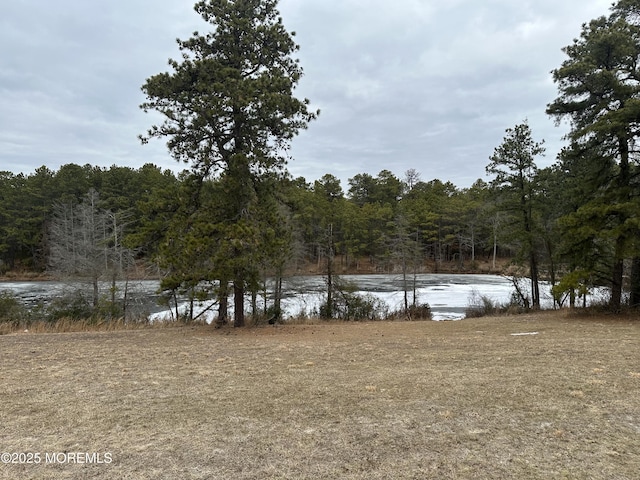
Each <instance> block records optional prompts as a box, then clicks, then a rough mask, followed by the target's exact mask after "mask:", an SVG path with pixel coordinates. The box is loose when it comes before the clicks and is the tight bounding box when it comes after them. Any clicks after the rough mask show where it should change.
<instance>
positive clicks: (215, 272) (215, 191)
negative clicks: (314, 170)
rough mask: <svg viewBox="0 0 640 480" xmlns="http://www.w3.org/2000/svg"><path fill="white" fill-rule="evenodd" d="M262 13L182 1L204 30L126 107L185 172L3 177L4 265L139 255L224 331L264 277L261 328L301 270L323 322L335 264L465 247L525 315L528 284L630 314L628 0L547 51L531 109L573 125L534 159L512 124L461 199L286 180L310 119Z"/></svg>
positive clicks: (533, 292)
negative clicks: (205, 308)
mask: <svg viewBox="0 0 640 480" xmlns="http://www.w3.org/2000/svg"><path fill="white" fill-rule="evenodd" d="M276 7H277V1H276V0H243V1H235V2H231V1H228V0H210V1H200V2H198V3H196V6H195V9H196V12H197V13H198V14H200V15H201V16H202V18H203V19H204V20H205V21H206V22H207V23H208V24H209V26H210V27H211V28H212V31H211V32H209V33H207V34H199V33H198V32H195V33H194V34H193V36H192V37H191V38H190V39H188V40H184V41H183V40H178V46H179V49H180V52H181V59H180V61H175V60H171V61H170V63H169V64H170V67H171V71H170V72H165V73H160V74H158V75H154V76H152V77H150V78H149V79H147V81H146V82H145V83H144V85H143V87H142V90H143V92H144V93H145V95H146V101H145V102H144V103H143V104H142V105H141V108H142V109H143V110H145V111H156V112H159V113H160V114H161V118H162V122H161V123H160V124H158V125H153V126H152V127H151V128H150V129H149V130H148V132H147V133H146V134H144V135H141V137H140V138H141V140H142V142H143V143H146V142H148V141H151V140H152V139H156V138H159V139H165V140H166V141H167V146H168V149H169V152H170V153H171V155H172V156H173V157H174V158H175V159H176V160H177V161H180V162H184V163H186V164H188V165H189V168H188V169H185V170H184V171H183V172H182V173H180V174H178V175H176V174H173V173H172V172H170V171H161V170H160V169H159V168H158V167H156V166H154V165H145V166H143V167H142V168H140V169H138V170H134V169H130V168H123V167H117V166H113V167H111V168H109V169H103V168H97V167H91V166H89V165H85V166H78V165H65V166H63V167H61V168H60V170H59V171H57V172H53V171H50V170H49V169H47V168H46V167H41V168H39V169H38V170H36V172H35V173H34V174H32V175H23V174H19V175H14V174H11V173H9V172H4V173H2V176H1V178H0V181H1V182H2V185H1V188H2V189H1V195H0V196H1V198H0V202H1V205H0V215H1V217H0V228H1V229H2V237H1V240H0V241H1V242H2V244H1V245H0V260H1V261H2V265H3V266H4V268H14V267H15V266H16V265H27V266H29V267H30V268H33V269H36V270H37V269H42V270H44V269H47V268H52V269H54V270H55V271H66V272H67V273H69V274H71V273H73V274H75V275H82V276H87V277H90V278H93V279H94V281H95V278H96V275H97V274H99V275H104V274H105V273H104V272H109V273H108V275H109V276H110V277H111V278H115V277H116V276H118V275H122V274H123V272H125V271H126V270H127V266H128V265H129V263H130V262H133V261H135V262H138V263H140V262H144V263H146V264H148V265H152V266H153V268H154V271H155V272H157V274H158V275H159V276H160V277H161V279H162V289H163V290H164V291H166V292H169V293H172V294H174V295H178V294H180V295H185V294H186V295H188V296H189V297H190V298H192V299H193V300H197V299H202V298H215V299H217V306H218V320H219V322H221V323H223V322H225V321H226V319H227V311H228V309H229V306H228V305H227V301H228V300H227V299H229V298H233V302H234V308H233V311H234V324H235V325H236V326H242V325H243V324H244V310H245V300H246V297H247V295H249V297H250V300H251V302H252V303H254V304H255V301H256V297H257V296H258V295H259V294H260V292H261V291H263V290H264V288H265V287H264V285H265V278H266V277H269V278H274V279H275V285H276V288H275V293H274V295H273V299H272V305H271V306H270V308H271V309H272V312H271V313H272V314H273V315H275V316H276V317H277V316H278V315H279V313H280V306H279V299H280V298H281V294H282V292H281V291H280V290H279V287H278V286H281V284H282V283H281V279H282V277H283V276H284V275H285V274H286V273H287V272H291V271H296V269H298V268H300V266H301V265H305V264H309V263H314V264H316V265H317V266H318V270H319V271H322V272H323V273H324V274H325V275H326V278H327V284H328V288H327V300H326V304H325V305H324V308H323V310H322V312H323V314H324V315H325V316H328V317H332V316H333V314H334V311H333V310H334V303H335V301H336V297H335V296H334V288H333V283H332V281H333V280H332V279H333V278H334V275H335V273H336V272H339V271H340V270H341V269H345V268H350V269H355V270H356V271H357V270H358V268H361V267H362V265H361V263H362V262H365V261H366V262H367V263H368V264H370V265H373V266H374V268H375V269H376V271H380V272H392V271H395V272H401V273H402V274H403V275H404V276H406V275H409V274H411V273H416V272H419V271H424V270H425V269H429V270H430V271H438V270H439V269H441V268H442V266H443V265H444V264H445V263H447V264H451V262H453V263H454V264H456V265H458V266H459V268H460V269H461V270H463V269H464V268H469V267H470V268H473V265H474V263H475V262H477V261H478V259H479V257H480V256H484V257H486V258H488V259H489V260H490V261H491V262H492V263H493V265H494V266H495V262H496V258H498V257H499V256H500V254H502V255H503V256H505V255H506V256H509V257H512V258H513V260H514V268H516V267H519V268H520V274H521V275H522V276H523V277H527V278H529V279H530V288H529V289H527V290H523V291H521V292H520V293H521V300H522V303H523V305H524V306H525V307H529V308H539V307H540V298H541V293H540V286H539V283H540V281H541V280H543V279H544V280H548V281H549V282H550V283H551V284H552V286H553V290H552V291H553V295H554V298H555V300H556V301H557V302H558V303H560V304H563V303H569V304H571V305H575V304H576V302H577V300H578V299H579V298H580V297H582V298H583V299H584V298H586V294H587V293H588V292H589V290H590V289H591V288H592V287H594V286H607V287H610V290H611V299H610V306H611V308H612V309H614V310H619V309H620V308H621V307H622V306H623V304H624V303H625V302H627V303H629V304H631V305H633V306H635V305H637V304H638V303H640V245H639V244H638V241H637V239H638V238H640V237H639V236H638V233H639V232H638V229H639V222H638V212H640V205H639V204H638V198H639V195H638V193H639V192H640V186H639V184H638V163H637V150H636V141H635V140H636V137H637V135H638V123H639V119H640V96H639V95H638V89H640V73H639V72H638V68H637V62H638V59H640V21H639V20H638V18H640V16H639V15H638V14H639V13H640V2H637V1H629V0H620V1H618V2H617V3H615V4H614V5H613V6H612V8H611V14H610V15H609V16H606V17H604V16H603V17H600V18H598V19H595V20H593V21H591V22H589V23H586V24H584V25H583V29H582V33H581V35H580V37H579V38H577V39H575V40H574V42H573V44H572V45H569V46H567V47H565V48H564V49H563V51H564V52H565V54H566V56H567V59H566V60H565V61H564V62H563V63H562V65H561V66H560V67H559V68H558V69H556V70H554V71H553V72H552V73H553V78H554V80H555V82H556V84H557V86H558V97H557V98H556V99H555V100H554V101H552V102H551V103H550V104H549V105H548V106H547V113H548V114H549V115H551V116H553V117H555V118H556V119H557V120H558V121H561V120H563V119H568V120H569V121H570V125H571V131H570V133H569V135H568V137H567V141H568V145H567V146H566V147H565V148H564V150H563V151H562V152H561V154H560V155H559V157H558V159H557V161H556V163H555V164H553V165H552V166H551V167H548V168H544V169H541V168H538V166H537V165H536V159H537V157H539V156H540V155H542V154H543V153H544V142H543V141H542V140H539V141H538V140H536V139H535V138H534V134H533V132H532V131H531V129H530V127H529V125H528V124H527V122H526V120H524V121H523V122H522V123H520V124H518V125H515V126H514V127H512V128H508V129H507V130H506V132H505V137H504V140H503V142H502V143H501V144H500V145H498V146H496V149H495V151H494V153H493V155H491V156H490V158H489V159H488V163H487V167H486V169H487V174H488V175H489V177H490V178H489V181H488V182H485V181H483V180H478V181H477V182H476V183H475V184H474V185H472V186H471V187H469V188H463V189H460V188H457V187H456V186H455V185H453V184H451V183H450V182H442V181H440V180H430V181H423V180H422V179H421V174H420V172H418V171H417V170H409V171H407V172H403V173H401V174H399V176H398V174H397V173H393V172H391V171H389V170H383V171H381V172H379V173H378V174H377V176H373V175H372V174H368V173H361V174H358V175H355V176H354V177H353V178H351V179H349V180H348V185H347V186H345V187H346V191H345V190H343V186H342V185H341V183H340V181H339V179H337V178H336V177H335V176H333V175H331V174H327V175H325V176H324V177H322V178H321V179H318V180H315V181H313V182H307V180H306V179H304V178H292V177H291V176H290V175H289V174H288V173H287V171H286V158H287V151H288V148H289V145H290V142H291V141H292V140H293V138H294V137H295V135H296V134H297V133H298V132H299V130H301V129H304V128H307V126H308V124H309V123H310V122H312V121H314V120H315V119H316V118H317V117H318V115H319V113H320V112H318V111H312V110H310V108H309V105H310V102H309V100H307V99H298V98H296V96H295V87H296V85H297V83H298V81H299V79H300V78H301V76H302V68H301V66H300V65H299V63H298V61H297V60H296V59H295V58H294V57H293V55H294V53H295V52H296V51H297V49H298V46H297V45H296V44H295V42H294V33H293V32H288V31H287V30H286V29H285V28H284V25H283V24H282V19H281V18H280V16H279V14H278V11H277V8H276ZM87 215H88V216H87ZM56 232H58V234H59V235H57V234H56ZM80 240H82V241H80ZM82 252H90V255H92V256H93V257H95V258H94V259H93V260H92V261H88V260H87V259H86V258H84V257H83V255H85V253H82ZM91 252H92V253H91ZM91 272H93V273H91ZM625 292H629V295H628V296H626V295H625ZM405 308H406V309H408V308H409V302H408V299H407V298H406V299H405ZM254 311H255V308H254Z"/></svg>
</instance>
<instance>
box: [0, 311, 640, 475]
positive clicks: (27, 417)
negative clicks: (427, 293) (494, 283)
mask: <svg viewBox="0 0 640 480" xmlns="http://www.w3.org/2000/svg"><path fill="white" fill-rule="evenodd" d="M532 332H536V333H537V334H536V335H514V334H522V333H532ZM0 362H1V365H2V369H1V370H0V382H1V385H2V389H1V390H0V404H1V405H2V429H0V453H2V452H7V453H11V452H16V453H28V452H31V453H40V454H41V461H40V462H39V463H34V462H32V463H30V464H24V463H23V464H20V463H19V462H18V463H10V464H0V478H2V479H16V478H34V479H35V478H37V479H67V478H69V479H70V478H74V479H75V478H86V479H90V478H96V479H97V478H100V479H120V478H136V479H157V478H161V479H162V478H166V479H169V478H171V479H175V478H180V479H211V478H213V479H217V478H219V479H229V478H233V479H250V478H251V479H253V478H256V479H257V478H259V479H269V478H281V479H282V478H290V479H305V478H308V479H337V478H344V479H387V478H420V479H422V478H438V479H439V478H442V479H447V478H451V479H454V478H457V479H467V478H468V479H471V478H492V479H512V478H527V479H548V478H571V479H582V478H583V479H587V478H589V479H612V478H615V479H632V478H637V475H638V471H640V321H638V319H635V318H630V317H625V318H621V319H615V318H611V317H590V318H578V317H570V316H567V315H566V314H559V313H551V314H539V315H528V316H518V317H509V318H483V319H470V320H463V321H459V322H396V323H388V322H380V323H336V324H322V325H290V326H277V327H263V328H249V329H243V330H233V329H222V330H215V329H213V328H210V327H196V328H193V327H192V328H187V327H184V328H165V329H144V330H131V331H119V332H81V333H61V334H31V333H27V334H25V333H20V334H11V335H4V336H0ZM55 452H63V453H64V454H65V455H66V456H62V457H60V456H58V457H57V459H58V460H60V459H62V460H65V461H64V462H58V463H55V462H54V463H46V462H45V461H44V460H45V457H44V455H45V453H49V454H51V453H55ZM78 452H80V453H83V452H84V453H87V454H93V453H96V454H102V455H103V456H102V457H96V456H94V457H86V456H82V455H80V458H81V459H82V460H87V458H88V459H90V460H93V461H92V462H90V463H87V462H86V461H85V462H84V463H78V462H77V458H78V456H77V455H75V456H71V457H70V456H69V454H75V453H78ZM107 453H108V454H109V456H108V457H105V455H106V454H107ZM70 458H71V459H72V460H74V461H69V459H70ZM74 458H75V459H74ZM105 458H106V459H111V461H110V462H104V460H105ZM100 459H102V460H103V463H97V461H96V460H100ZM17 460H20V458H17Z"/></svg>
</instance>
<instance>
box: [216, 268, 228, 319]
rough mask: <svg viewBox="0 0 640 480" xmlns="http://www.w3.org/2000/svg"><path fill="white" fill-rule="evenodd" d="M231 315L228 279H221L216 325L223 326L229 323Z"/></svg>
mask: <svg viewBox="0 0 640 480" xmlns="http://www.w3.org/2000/svg"><path fill="white" fill-rule="evenodd" d="M228 315H229V289H228V283H227V281H226V280H220V288H219V291H218V318H217V320H216V326H217V327H221V326H222V325H226V324H227V318H228Z"/></svg>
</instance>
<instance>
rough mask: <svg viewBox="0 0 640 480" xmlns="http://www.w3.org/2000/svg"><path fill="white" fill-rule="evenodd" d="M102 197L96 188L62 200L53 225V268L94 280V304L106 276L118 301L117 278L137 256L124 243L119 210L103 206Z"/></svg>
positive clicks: (97, 299) (51, 230) (74, 277)
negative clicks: (81, 196)
mask: <svg viewBox="0 0 640 480" xmlns="http://www.w3.org/2000/svg"><path fill="white" fill-rule="evenodd" d="M98 200H99V195H98V192H96V191H95V190H93V189H92V190H90V191H89V193H88V194H87V196H86V197H85V199H84V201H83V202H82V203H79V204H74V203H58V204H57V205H55V206H54V211H53V219H52V222H51V226H50V229H49V241H50V249H51V251H50V257H49V258H50V260H49V266H50V269H51V271H52V272H54V273H56V274H58V275H60V276H64V277H67V278H73V279H86V280H88V281H90V283H91V285H92V288H93V295H92V300H93V306H94V307H97V306H98V302H99V299H100V295H99V293H100V292H99V281H100V280H101V279H103V278H110V279H111V280H112V287H111V288H112V297H111V299H112V302H113V303H115V281H116V279H121V278H123V276H124V272H125V271H126V269H127V267H128V266H129V265H130V264H131V261H132V259H133V256H132V254H131V252H130V251H129V250H128V249H126V248H124V246H123V245H122V238H123V236H124V233H123V224H121V223H119V219H118V217H117V215H116V214H114V213H112V212H109V211H105V210H101V209H100V208H99V207H98ZM125 297H126V292H125ZM125 301H126V298H125Z"/></svg>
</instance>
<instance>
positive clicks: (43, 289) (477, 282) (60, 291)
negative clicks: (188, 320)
mask: <svg viewBox="0 0 640 480" xmlns="http://www.w3.org/2000/svg"><path fill="white" fill-rule="evenodd" d="M340 279H341V280H342V281H344V282H349V283H350V284H352V285H354V286H355V290H356V291H357V292H358V293H361V294H371V295H373V296H375V297H377V298H379V299H381V300H383V301H384V302H385V303H386V305H387V306H388V307H389V309H390V310H391V311H393V310H398V309H401V308H402V306H403V304H404V292H403V279H402V276H401V275H343V276H341V277H340ZM413 283H414V279H413V276H409V277H408V278H407V287H408V290H409V293H408V294H409V302H410V303H411V302H412V301H413ZM158 286H159V282H158V281H155V280H144V281H135V282H129V285H128V297H129V298H130V299H131V300H130V304H131V309H132V310H133V311H136V312H140V313H148V314H151V315H152V317H153V318H158V317H163V316H168V315H169V312H168V311H167V310H166V307H163V306H161V305H159V303H158V300H159V299H160V295H159V294H158V293H157V290H158ZM73 288H75V286H74V285H69V284H65V283H62V282H0V291H3V290H5V291H10V292H12V293H13V294H14V295H16V296H17V297H19V298H20V299H21V300H22V301H23V302H24V303H25V304H27V305H29V306H34V305H37V304H38V303H47V302H49V301H51V300H52V299H53V298H55V297H59V296H61V295H64V294H65V293H68V292H69V291H71V290H72V289H73ZM283 288H284V299H283V302H282V307H283V311H284V316H285V318H286V317H291V316H297V315H299V314H312V313H313V312H316V311H317V309H318V306H319V305H320V304H321V303H322V301H323V299H324V297H325V289H326V285H325V279H324V277H322V276H296V277H290V278H287V279H285V280H284V284H283ZM119 290H120V291H119V293H120V294H122V291H123V290H124V285H123V284H122V283H120V284H119ZM102 291H103V292H106V291H108V286H107V285H106V284H105V287H104V288H103V289H102ZM415 291H416V302H417V303H418V304H424V303H428V304H429V305H430V306H431V311H432V313H433V317H434V320H456V319H461V318H464V312H465V309H466V308H467V307H468V306H469V305H470V304H471V303H472V302H473V299H474V298H475V299H478V298H479V297H480V296H486V297H488V298H490V299H491V300H493V301H494V302H498V303H507V302H508V301H509V299H510V298H511V295H512V293H513V285H512V284H511V280H510V279H509V278H506V277H501V276H497V275H467V274H464V275H453V274H421V275H417V277H416V278H415ZM541 291H542V295H543V303H544V304H545V306H551V304H552V301H551V297H550V295H549V293H548V287H547V286H545V285H542V286H541ZM232 303H233V302H230V304H232ZM203 306H206V305H203Z"/></svg>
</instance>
